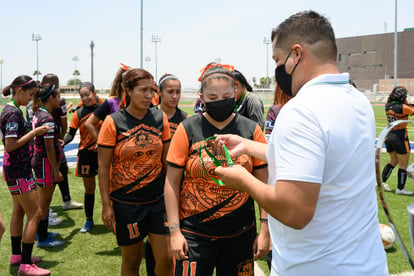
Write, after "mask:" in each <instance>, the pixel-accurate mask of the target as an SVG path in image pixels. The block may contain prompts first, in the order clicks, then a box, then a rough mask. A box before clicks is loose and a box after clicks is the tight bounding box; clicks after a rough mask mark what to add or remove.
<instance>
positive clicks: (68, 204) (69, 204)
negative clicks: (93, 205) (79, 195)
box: [62, 200, 83, 210]
mask: <svg viewBox="0 0 414 276" xmlns="http://www.w3.org/2000/svg"><path fill="white" fill-rule="evenodd" d="M62 208H63V210H72V209H82V208H83V204H82V203H79V202H76V201H74V200H69V201H65V202H63V206H62Z"/></svg>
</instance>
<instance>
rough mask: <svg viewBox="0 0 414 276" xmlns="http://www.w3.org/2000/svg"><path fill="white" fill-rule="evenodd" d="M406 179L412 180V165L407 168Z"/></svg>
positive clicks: (413, 165) (413, 171)
mask: <svg viewBox="0 0 414 276" xmlns="http://www.w3.org/2000/svg"><path fill="white" fill-rule="evenodd" d="M407 177H408V178H409V179H412V180H414V163H411V164H410V165H409V166H408V167H407Z"/></svg>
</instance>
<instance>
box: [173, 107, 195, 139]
mask: <svg viewBox="0 0 414 276" xmlns="http://www.w3.org/2000/svg"><path fill="white" fill-rule="evenodd" d="M187 118H190V115H188V113H187V112H185V111H182V110H181V109H179V108H178V107H177V109H176V111H175V113H174V115H173V116H172V117H171V118H170V119H168V122H169V123H170V131H171V138H172V137H173V136H174V134H175V131H176V130H177V127H178V125H179V124H180V123H181V122H182V121H184V120H185V119H187Z"/></svg>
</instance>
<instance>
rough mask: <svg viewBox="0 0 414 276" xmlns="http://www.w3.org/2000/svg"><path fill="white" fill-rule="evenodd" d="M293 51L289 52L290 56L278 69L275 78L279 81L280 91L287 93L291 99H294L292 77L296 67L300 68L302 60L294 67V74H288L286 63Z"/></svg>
mask: <svg viewBox="0 0 414 276" xmlns="http://www.w3.org/2000/svg"><path fill="white" fill-rule="evenodd" d="M291 52H292V50H290V51H289V54H288V55H287V57H286V59H285V62H284V63H283V64H282V65H280V66H277V67H276V70H275V78H276V81H277V85H279V87H280V89H282V92H283V93H285V94H286V95H288V96H289V97H293V94H292V75H293V72H295V70H296V66H298V64H299V62H300V59H299V61H298V63H296V65H295V67H293V70H292V73H290V74H288V73H287V72H286V68H285V65H286V62H287V60H288V58H289V56H290V54H291Z"/></svg>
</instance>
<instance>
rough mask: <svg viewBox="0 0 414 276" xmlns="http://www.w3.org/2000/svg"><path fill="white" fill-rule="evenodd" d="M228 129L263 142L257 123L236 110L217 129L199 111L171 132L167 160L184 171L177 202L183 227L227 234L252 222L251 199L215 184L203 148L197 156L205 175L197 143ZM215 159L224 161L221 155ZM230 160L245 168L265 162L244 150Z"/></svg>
mask: <svg viewBox="0 0 414 276" xmlns="http://www.w3.org/2000/svg"><path fill="white" fill-rule="evenodd" d="M229 133H231V134H237V135H240V136H242V137H244V138H247V139H251V140H254V141H258V142H262V143H266V139H265V137H264V135H263V132H262V130H261V129H260V127H259V126H258V125H257V123H255V122H253V121H252V120H250V119H247V118H245V117H244V116H241V115H238V114H236V116H235V117H234V119H233V120H232V121H231V122H230V123H229V124H228V125H227V126H226V127H224V128H223V129H221V130H220V129H218V128H216V127H214V126H213V125H212V124H210V123H209V122H208V120H207V119H206V118H205V117H204V116H203V115H202V114H196V115H194V116H192V117H190V118H188V119H187V120H184V121H183V122H182V123H181V124H180V125H179V126H178V128H177V131H176V132H175V135H174V137H173V139H172V141H171V144H170V148H169V151H168V155H167V164H168V165H169V166H172V167H176V168H182V169H184V171H185V176H184V179H183V183H182V184H181V189H180V204H179V205H180V206H179V208H180V211H179V212H180V225H181V228H182V230H183V231H188V232H192V233H194V234H198V235H201V236H206V237H230V236H233V235H238V234H240V233H241V232H243V231H245V230H246V229H247V228H249V227H252V226H254V221H255V214H254V202H253V199H252V198H251V197H250V196H249V195H248V194H247V193H244V192H238V191H235V190H232V189H230V188H228V187H226V186H219V185H217V184H216V183H215V182H214V181H213V180H211V179H210V176H213V177H214V178H216V176H215V175H214V169H215V167H216V166H215V165H214V163H213V161H212V160H211V158H210V157H209V156H208V155H207V153H206V151H205V150H204V149H202V150H201V158H203V161H204V165H205V167H206V171H207V172H208V175H207V173H206V172H205V170H203V167H202V163H201V160H200V156H199V151H200V146H202V147H203V146H204V141H205V139H206V138H208V137H210V136H213V135H214V134H229ZM208 148H209V147H208ZM209 150H210V151H211V152H213V149H211V148H209ZM218 159H219V160H220V161H224V160H223V159H224V158H220V157H219V158H218ZM233 162H234V163H235V164H240V165H242V166H244V167H245V168H246V169H247V170H248V171H249V172H252V171H253V170H255V169H260V168H265V167H266V166H267V164H266V163H265V162H263V161H260V160H258V159H256V158H252V157H251V156H248V155H245V154H244V155H241V156H240V157H238V158H235V159H233ZM209 175H210V176H209Z"/></svg>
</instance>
